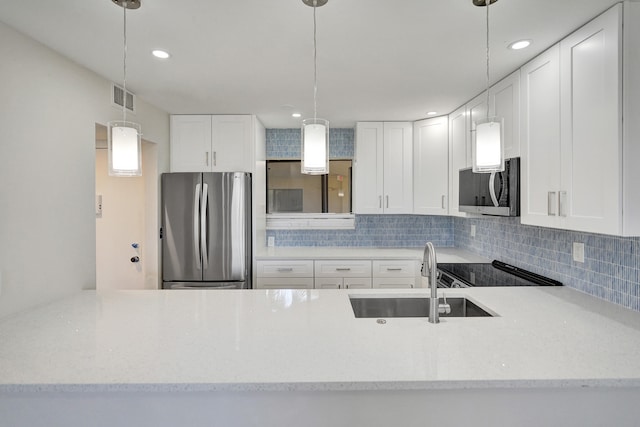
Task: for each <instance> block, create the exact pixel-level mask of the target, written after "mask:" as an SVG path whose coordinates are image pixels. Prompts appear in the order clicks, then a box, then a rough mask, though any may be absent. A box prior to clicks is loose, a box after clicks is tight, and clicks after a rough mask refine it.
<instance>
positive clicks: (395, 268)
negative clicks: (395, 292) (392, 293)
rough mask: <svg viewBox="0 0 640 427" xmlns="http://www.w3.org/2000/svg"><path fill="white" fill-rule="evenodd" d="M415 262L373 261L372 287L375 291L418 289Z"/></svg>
mask: <svg viewBox="0 0 640 427" xmlns="http://www.w3.org/2000/svg"><path fill="white" fill-rule="evenodd" d="M417 265H418V264H417V261H415V260H374V261H373V287H374V288H377V289H406V288H415V287H418V284H419V283H420V282H418V268H417Z"/></svg>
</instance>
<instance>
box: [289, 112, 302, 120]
mask: <svg viewBox="0 0 640 427" xmlns="http://www.w3.org/2000/svg"><path fill="white" fill-rule="evenodd" d="M291 117H295V118H296V119H298V118H300V117H302V114H300V113H292V114H291Z"/></svg>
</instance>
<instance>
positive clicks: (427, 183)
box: [413, 116, 449, 215]
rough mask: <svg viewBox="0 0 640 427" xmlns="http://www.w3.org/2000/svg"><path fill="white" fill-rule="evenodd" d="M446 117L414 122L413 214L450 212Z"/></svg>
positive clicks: (447, 125) (444, 213)
mask: <svg viewBox="0 0 640 427" xmlns="http://www.w3.org/2000/svg"><path fill="white" fill-rule="evenodd" d="M448 127H449V120H448V118H447V117H446V116H444V117H435V118H433V119H426V120H421V121H418V122H415V123H414V124H413V213H415V214H422V215H446V214H447V213H448V212H449V207H448V201H447V199H448V194H449V129H448Z"/></svg>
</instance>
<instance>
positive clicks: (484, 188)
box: [458, 157, 520, 216]
mask: <svg viewBox="0 0 640 427" xmlns="http://www.w3.org/2000/svg"><path fill="white" fill-rule="evenodd" d="M459 174H460V175H459V177H460V180H459V187H460V188H459V192H458V206H459V210H460V211H461V212H470V213H477V214H484V215H497V216H520V158H519V157H514V158H511V159H506V160H505V161H504V171H503V172H493V173H473V171H472V170H471V169H470V168H469V169H460V172H459Z"/></svg>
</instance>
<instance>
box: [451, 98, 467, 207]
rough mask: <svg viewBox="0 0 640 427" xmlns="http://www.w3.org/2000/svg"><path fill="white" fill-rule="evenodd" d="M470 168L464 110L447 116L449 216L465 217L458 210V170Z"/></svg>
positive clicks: (462, 108)
mask: <svg viewBox="0 0 640 427" xmlns="http://www.w3.org/2000/svg"><path fill="white" fill-rule="evenodd" d="M469 166H471V146H470V145H469V133H468V132H467V117H466V108H465V107H464V106H463V107H460V108H458V109H457V110H456V111H454V112H453V113H451V114H449V183H450V184H449V215H453V216H466V214H465V213H464V212H460V211H459V210H458V203H459V200H458V195H459V192H460V188H459V182H460V179H459V178H460V176H459V172H460V169H464V168H467V167H469Z"/></svg>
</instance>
